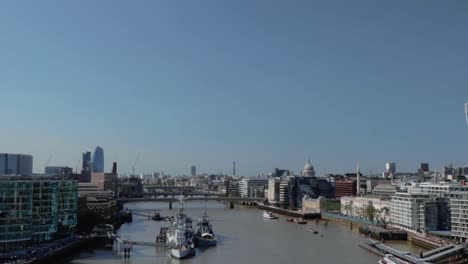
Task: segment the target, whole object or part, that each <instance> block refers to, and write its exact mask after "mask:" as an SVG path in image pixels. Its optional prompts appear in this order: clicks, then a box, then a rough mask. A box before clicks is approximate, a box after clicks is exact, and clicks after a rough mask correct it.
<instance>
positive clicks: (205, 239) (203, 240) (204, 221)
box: [194, 209, 217, 247]
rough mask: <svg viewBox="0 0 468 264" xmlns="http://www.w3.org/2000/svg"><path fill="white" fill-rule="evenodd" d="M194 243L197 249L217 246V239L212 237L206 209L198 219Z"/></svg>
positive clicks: (211, 228)
mask: <svg viewBox="0 0 468 264" xmlns="http://www.w3.org/2000/svg"><path fill="white" fill-rule="evenodd" d="M194 242H195V245H196V246H198V247H211V246H216V244H217V239H216V237H215V235H214V232H213V227H212V226H211V223H210V221H209V219H208V215H207V214H206V209H205V211H204V212H203V216H202V217H201V218H200V219H198V223H197V229H196V231H195V237H194Z"/></svg>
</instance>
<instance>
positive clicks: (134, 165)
mask: <svg viewBox="0 0 468 264" xmlns="http://www.w3.org/2000/svg"><path fill="white" fill-rule="evenodd" d="M139 159H140V153H138V154H137V156H136V159H135V162H133V166H132V175H133V176H135V167H136V164H137V162H138V160H139Z"/></svg>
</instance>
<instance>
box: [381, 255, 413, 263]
mask: <svg viewBox="0 0 468 264" xmlns="http://www.w3.org/2000/svg"><path fill="white" fill-rule="evenodd" d="M379 264H409V263H408V262H407V261H404V260H401V259H399V258H397V257H395V256H393V255H391V254H385V257H384V258H382V259H381V260H379Z"/></svg>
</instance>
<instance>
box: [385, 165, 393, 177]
mask: <svg viewBox="0 0 468 264" xmlns="http://www.w3.org/2000/svg"><path fill="white" fill-rule="evenodd" d="M385 170H386V173H387V175H394V174H395V172H396V162H387V163H386V164H385Z"/></svg>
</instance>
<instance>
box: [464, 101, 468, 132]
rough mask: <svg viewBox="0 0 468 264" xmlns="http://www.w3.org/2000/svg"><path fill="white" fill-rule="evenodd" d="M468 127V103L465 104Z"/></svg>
mask: <svg viewBox="0 0 468 264" xmlns="http://www.w3.org/2000/svg"><path fill="white" fill-rule="evenodd" d="M465 116H466V125H467V126H468V103H466V104H465Z"/></svg>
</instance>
